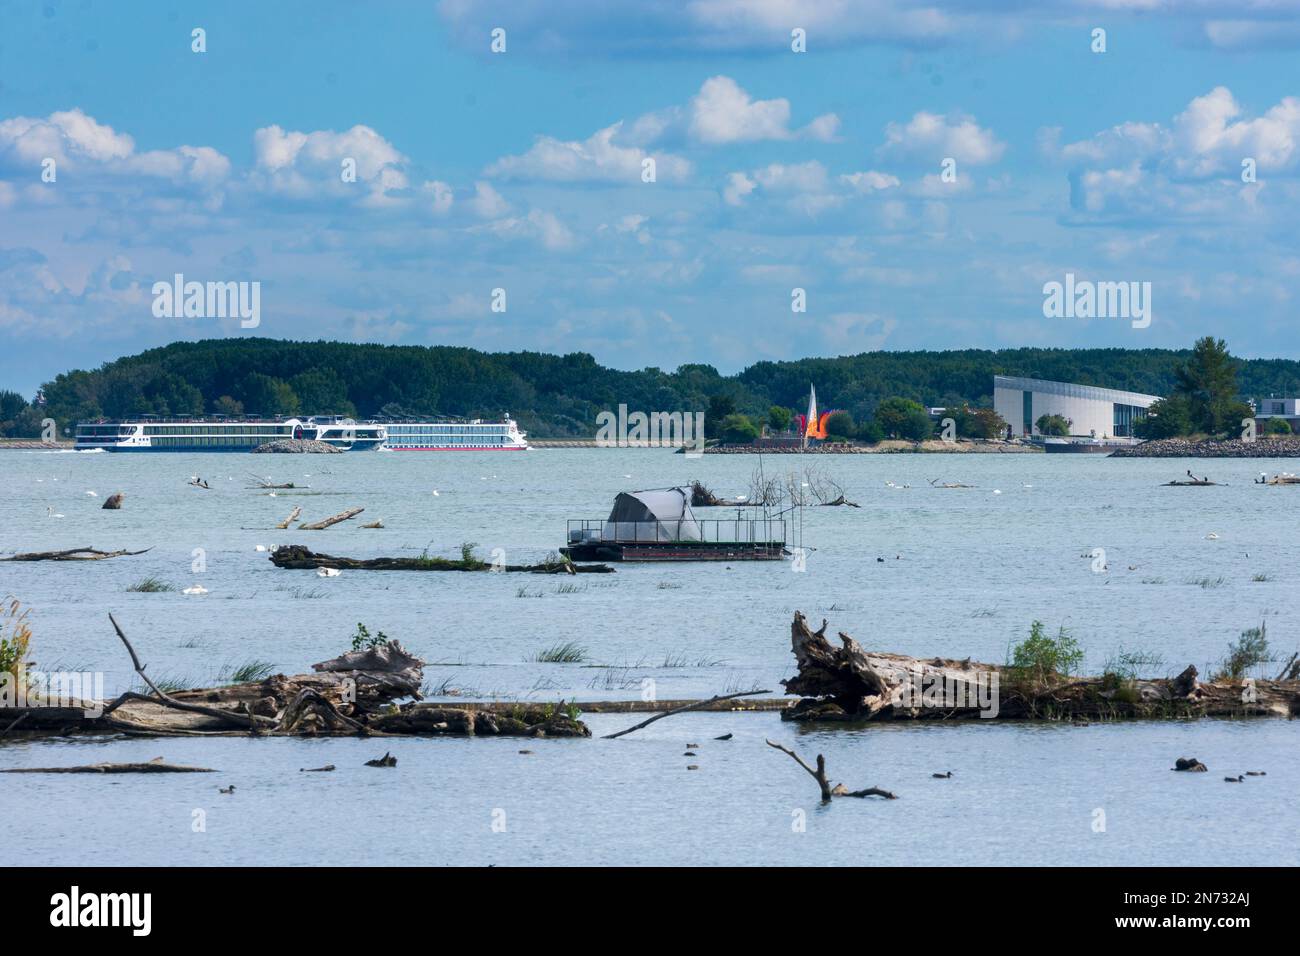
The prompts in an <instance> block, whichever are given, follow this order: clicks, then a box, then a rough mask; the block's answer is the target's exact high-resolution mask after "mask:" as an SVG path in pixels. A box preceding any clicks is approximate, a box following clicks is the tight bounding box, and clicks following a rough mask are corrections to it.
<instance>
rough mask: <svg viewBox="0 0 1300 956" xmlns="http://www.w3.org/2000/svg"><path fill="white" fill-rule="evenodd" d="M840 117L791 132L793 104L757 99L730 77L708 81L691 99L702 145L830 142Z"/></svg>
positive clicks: (831, 116) (694, 134) (694, 131)
mask: <svg viewBox="0 0 1300 956" xmlns="http://www.w3.org/2000/svg"><path fill="white" fill-rule="evenodd" d="M839 125H840V121H839V117H837V116H836V115H835V114H834V113H827V114H825V115H823V116H819V117H817V118H816V119H815V120H813V121H812V122H811V123H810V124H808V126H806V127H804V128H803V129H802V130H799V131H797V132H796V131H792V130H791V129H790V101H789V100H787V99H780V98H779V99H773V100H756V99H753V98H752V97H751V96H750V95H749V93H747V92H746V91H745V90H744V89H742V88H741V86H740V84H739V83H737V82H736V81H735V80H733V79H731V77H729V76H714V77H710V78H709V79H707V80H705V81H704V85H703V86H701V87H700V91H699V93H697V94H696V95H695V98H694V99H692V100H691V106H690V133H691V136H692V138H694V139H696V140H698V141H699V142H701V143H709V144H719V143H750V142H755V141H757V140H766V139H791V138H793V137H794V136H796V135H798V136H805V137H807V138H809V139H817V140H823V141H829V140H832V139H834V138H835V134H836V132H837V131H838V130H839Z"/></svg>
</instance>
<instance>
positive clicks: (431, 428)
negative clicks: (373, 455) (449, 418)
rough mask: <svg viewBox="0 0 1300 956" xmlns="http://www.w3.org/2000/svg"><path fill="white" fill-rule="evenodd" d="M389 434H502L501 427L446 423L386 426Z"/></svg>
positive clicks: (503, 431)
mask: <svg viewBox="0 0 1300 956" xmlns="http://www.w3.org/2000/svg"><path fill="white" fill-rule="evenodd" d="M388 433H389V434H390V435H504V434H505V430H504V429H502V428H467V427H454V426H447V425H427V426H421V427H415V428H410V427H399V426H394V425H389V426H388Z"/></svg>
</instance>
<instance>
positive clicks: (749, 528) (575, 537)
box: [568, 518, 785, 544]
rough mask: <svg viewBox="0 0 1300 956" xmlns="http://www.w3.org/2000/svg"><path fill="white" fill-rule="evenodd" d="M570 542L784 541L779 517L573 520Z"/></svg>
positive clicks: (782, 527) (778, 542) (755, 542)
mask: <svg viewBox="0 0 1300 956" xmlns="http://www.w3.org/2000/svg"><path fill="white" fill-rule="evenodd" d="M568 540H569V543H570V544H651V543H664V542H702V543H707V544H784V543H785V521H784V520H782V519H779V518H738V519H734V520H727V519H716V518H708V519H704V520H702V521H701V520H694V521H691V520H682V521H601V520H599V519H590V520H588V519H573V520H570V521H569V523H568Z"/></svg>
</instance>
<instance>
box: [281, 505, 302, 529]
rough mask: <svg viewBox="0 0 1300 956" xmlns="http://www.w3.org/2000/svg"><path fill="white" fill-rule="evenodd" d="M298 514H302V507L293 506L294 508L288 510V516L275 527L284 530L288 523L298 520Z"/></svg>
mask: <svg viewBox="0 0 1300 956" xmlns="http://www.w3.org/2000/svg"><path fill="white" fill-rule="evenodd" d="M300 514H302V508H300V507H296V506H295V507H294V509H293V510H292V511H290V512H289V517H287V518H285V519H284V520H283V521H281V522H280V523H279V524H277V525H276V528H277V529H278V530H280V531H284V530H285V529H286V528H288V527H289V525H290V524H292V523H293V522H295V521H297V520H298V515H300Z"/></svg>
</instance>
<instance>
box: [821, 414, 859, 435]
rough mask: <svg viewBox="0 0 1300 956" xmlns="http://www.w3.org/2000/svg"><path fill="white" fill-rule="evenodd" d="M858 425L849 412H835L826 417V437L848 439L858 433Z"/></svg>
mask: <svg viewBox="0 0 1300 956" xmlns="http://www.w3.org/2000/svg"><path fill="white" fill-rule="evenodd" d="M857 431H858V426H857V425H856V424H855V423H854V421H853V416H852V415H850V414H849V413H848V412H833V413H831V414H830V415H828V416H827V418H826V437H827V438H830V439H836V440H840V441H848V440H849V439H850V438H852V437H853V436H854V435H855V434H857Z"/></svg>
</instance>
